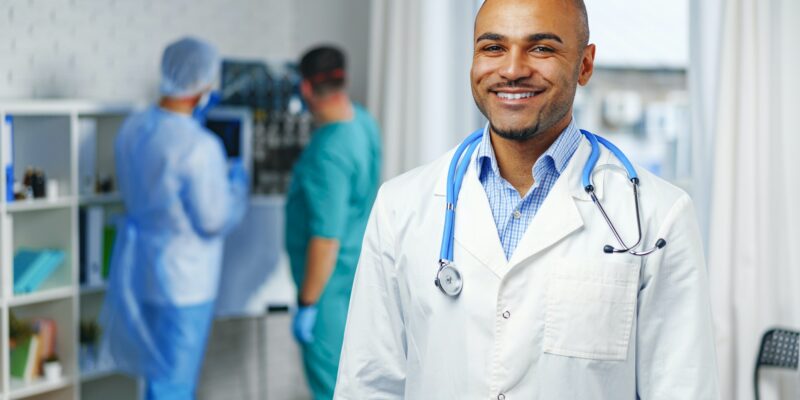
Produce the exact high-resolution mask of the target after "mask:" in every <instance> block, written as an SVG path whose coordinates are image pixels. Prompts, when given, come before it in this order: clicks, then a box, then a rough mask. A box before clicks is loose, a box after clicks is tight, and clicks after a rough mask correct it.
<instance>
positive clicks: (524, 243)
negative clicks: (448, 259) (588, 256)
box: [510, 140, 607, 267]
mask: <svg viewBox="0 0 800 400" xmlns="http://www.w3.org/2000/svg"><path fill="white" fill-rule="evenodd" d="M590 152H591V146H590V145H589V142H588V141H587V140H581V144H580V145H579V146H578V148H577V149H576V150H575V154H573V156H572V158H571V159H570V161H569V164H568V165H567V167H566V168H565V169H564V171H563V172H562V174H561V176H560V177H559V178H558V181H556V184H555V185H554V186H553V188H552V189H550V193H548V195H547V198H546V199H545V201H544V203H542V206H541V208H539V210H538V211H537V213H536V215H535V216H534V217H533V220H532V221H531V223H530V225H528V229H527V230H526V231H525V234H524V235H523V236H522V239H521V240H520V241H519V244H517V248H516V249H515V250H514V254H513V255H512V256H511V260H510V266H511V267H513V266H514V265H517V264H519V263H521V262H523V261H524V260H526V259H528V258H529V257H532V256H534V255H536V254H537V253H539V252H541V251H542V250H544V249H546V248H548V247H550V246H552V245H554V244H555V243H558V242H559V241H561V240H562V239H564V238H565V237H567V236H569V235H570V234H572V233H573V232H575V231H576V230H578V229H580V228H581V227H583V223H584V222H583V217H582V216H581V213H580V211H579V210H578V207H577V205H576V204H575V203H576V201H591V200H590V198H589V196H588V195H587V194H586V193H585V192H584V190H583V186H582V185H581V173H582V172H583V166H584V164H585V163H586V160H587V159H588V158H589V153H590ZM606 158H607V157H604V156H603V154H601V157H600V160H599V161H600V162H604V160H605V159H606ZM600 162H598V164H600ZM600 175H603V176H600ZM604 175H605V174H604V173H602V172H600V173H598V174H597V175H596V176H595V181H596V182H597V181H600V180H602V179H603V178H604ZM600 186H604V185H602V184H601V185H600Z"/></svg>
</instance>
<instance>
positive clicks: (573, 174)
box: [434, 138, 611, 204]
mask: <svg viewBox="0 0 800 400" xmlns="http://www.w3.org/2000/svg"><path fill="white" fill-rule="evenodd" d="M591 150H592V147H591V145H590V144H589V141H588V140H586V139H585V138H584V139H582V140H581V143H580V144H579V145H578V148H577V149H576V150H575V154H573V155H572V158H571V159H570V161H569V164H567V167H566V169H564V171H563V172H562V174H561V176H560V177H559V179H558V182H561V181H567V183H568V186H569V188H568V190H569V191H570V193H572V196H573V197H575V198H576V199H578V200H582V201H592V199H591V198H590V197H589V195H588V194H587V193H586V191H585V190H583V184H582V183H581V173H582V172H583V166H584V165H586V160H588V159H589V154H590V153H591ZM454 152H455V151H454V150H451V151H450V152H448V153H447V156H446V157H445V158H446V159H447V162H446V163H445V166H444V169H442V171H441V173H440V174H439V180H438V181H437V182H436V186H435V188H434V195H435V196H446V195H447V167H448V166H449V165H450V159H451V158H452V157H453V154H454ZM610 154H611V152H609V151H608V149H606V148H605V147H603V146H600V158H599V159H598V161H597V167H596V168H595V169H596V170H597V172H596V173H595V174H594V183H595V194H596V195H597V198H598V199H601V200H602V199H603V188H604V187H605V176H606V173H607V171H604V170H601V169H600V168H599V167H600V166H602V165H604V164H607V163H608V162H609V157H610ZM475 162H476V161H475V155H473V157H472V159H471V160H470V163H475ZM470 170H473V171H474V170H477V168H467V175H466V176H465V177H464V182H465V183H466V182H467V181H468V178H469V176H470V175H475V178H476V179H477V174H470V172H472V171H470ZM478 184H480V181H478ZM557 184H558V183H557ZM462 190H463V187H462ZM484 197H486V194H485V192H484ZM548 197H549V195H548ZM463 198H464V196H463V195H460V196H459V201H461V200H462V199H463ZM487 202H488V200H487ZM487 204H488V203H487Z"/></svg>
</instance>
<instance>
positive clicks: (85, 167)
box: [78, 118, 97, 195]
mask: <svg viewBox="0 0 800 400" xmlns="http://www.w3.org/2000/svg"><path fill="white" fill-rule="evenodd" d="M96 176H97V120H96V119H94V118H78V186H79V190H80V192H79V193H80V194H82V195H91V194H94V193H95V180H96Z"/></svg>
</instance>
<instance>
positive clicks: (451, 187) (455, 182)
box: [434, 128, 667, 297]
mask: <svg viewBox="0 0 800 400" xmlns="http://www.w3.org/2000/svg"><path fill="white" fill-rule="evenodd" d="M485 130H487V129H486V128H485V129H481V130H478V131H476V132H474V133H472V134H471V135H469V136H468V137H467V138H466V139H465V140H464V141H463V142H461V144H460V145H459V146H458V148H456V152H455V154H453V159H452V160H451V161H450V167H449V169H448V170H447V198H446V202H447V203H446V204H447V207H446V209H445V214H444V232H443V233H442V248H441V251H440V254H439V270H438V271H437V272H436V280H435V281H434V283H435V284H436V287H438V288H439V289H440V290H441V291H442V293H444V294H446V295H448V296H452V297H455V296H458V295H459V294H460V293H461V289H462V288H463V287H464V280H463V279H462V277H461V273H460V272H459V271H458V268H456V266H455V264H454V263H453V242H454V232H455V218H456V205H457V204H458V194H459V192H460V191H461V184H462V183H463V181H464V174H465V173H466V172H467V166H469V161H470V158H471V157H472V153H473V152H474V151H475V148H477V147H478V144H479V143H480V142H481V139H482V138H483V135H484V131H485ZM581 133H582V134H583V136H584V137H586V139H587V140H589V143H590V144H591V145H592V152H591V154H590V155H589V159H588V160H586V164H585V165H584V166H583V173H582V175H581V184H582V185H583V189H584V190H585V191H586V193H587V194H589V196H590V197H591V199H592V202H593V203H594V204H596V205H597V209H598V210H600V214H602V215H603V219H604V220H605V221H606V223H607V224H608V227H609V228H611V233H612V234H613V235H614V238H616V240H617V243H619V246H620V247H619V248H615V247H614V246H611V245H608V244H607V245H605V246H604V247H603V252H604V253H606V254H613V253H628V254H633V255H635V256H640V257H644V256H646V255H648V254H651V253H653V252H655V251H656V250H659V249H662V248H664V246H666V245H667V241H666V240H664V239H663V238H659V239H658V240H656V244H655V246H653V247H652V248H650V249H649V250H645V251H636V250H634V249H636V248H637V247H639V245H640V244H641V242H642V219H641V216H640V212H639V175H638V174H637V173H636V170H635V169H634V168H633V164H631V162H630V160H628V157H626V156H625V154H624V153H623V152H622V150H620V149H619V148H617V146H614V144H613V143H611V142H609V141H608V140H606V139H604V138H602V137H600V136H597V135H595V134H593V133H590V132H587V131H585V130H581ZM600 144H602V145H603V146H604V147H605V148H607V149H608V150H609V151H611V153H612V154H614V157H616V158H617V159H618V160H619V161H620V162H621V163H622V166H623V167H624V168H625V171H626V173H627V176H628V180H630V181H631V184H632V185H633V198H634V203H635V204H636V225H637V229H638V231H639V238H638V239H637V240H636V243H634V244H633V245H632V246H628V245H627V244H625V241H623V240H622V237H621V236H620V234H619V232H618V231H617V228H616V227H615V226H614V223H612V222H611V219H610V218H609V217H608V213H606V210H605V208H603V204H602V203H601V202H600V200H599V199H598V198H597V195H596V194H595V191H594V185H593V184H592V172H593V171H594V167H595V165H596V164H597V160H598V159H599V158H600Z"/></svg>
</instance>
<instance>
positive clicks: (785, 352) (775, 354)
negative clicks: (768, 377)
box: [753, 328, 800, 400]
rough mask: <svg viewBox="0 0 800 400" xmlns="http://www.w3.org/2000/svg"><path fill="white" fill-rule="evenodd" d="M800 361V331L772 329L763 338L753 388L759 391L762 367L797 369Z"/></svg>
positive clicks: (757, 396)
mask: <svg viewBox="0 0 800 400" xmlns="http://www.w3.org/2000/svg"><path fill="white" fill-rule="evenodd" d="M798 363H800V332H796V331H791V330H788V329H779V328H775V329H770V330H768V331H767V332H766V333H764V336H763V337H762V338H761V348H760V349H759V350H758V359H757V360H756V368H755V371H754V373H753V389H754V390H755V394H756V400H758V398H759V393H758V370H759V368H761V367H773V368H786V369H795V370H796V369H797V368H798Z"/></svg>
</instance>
